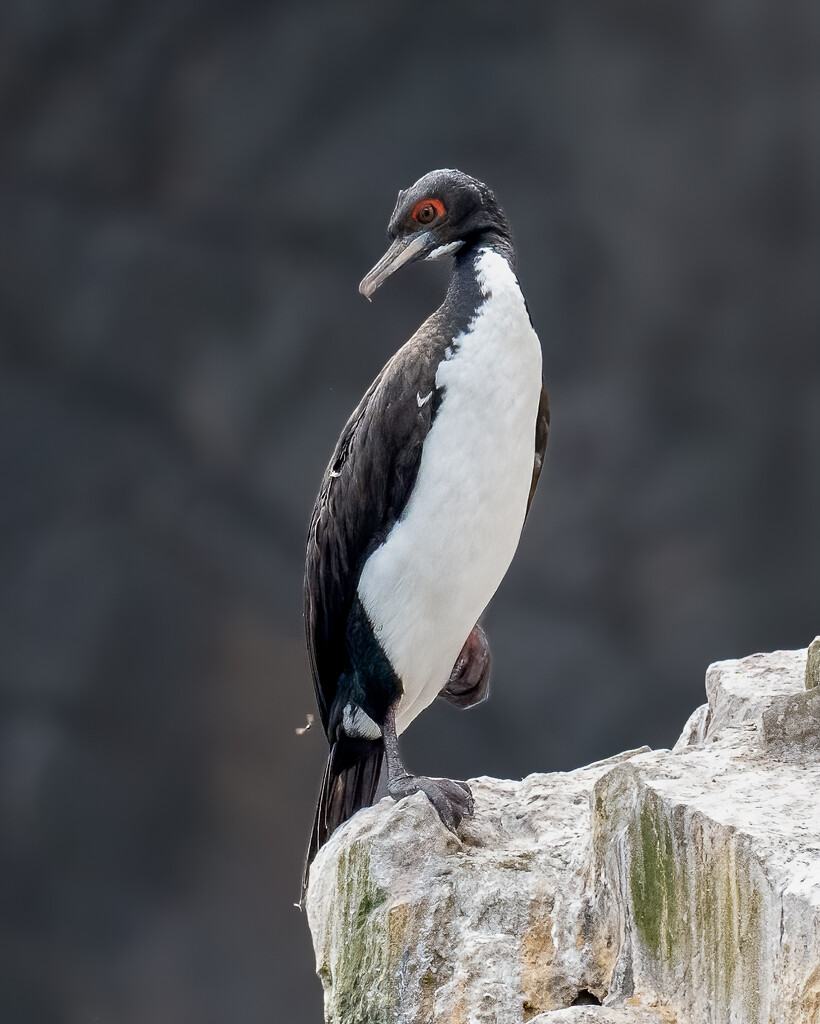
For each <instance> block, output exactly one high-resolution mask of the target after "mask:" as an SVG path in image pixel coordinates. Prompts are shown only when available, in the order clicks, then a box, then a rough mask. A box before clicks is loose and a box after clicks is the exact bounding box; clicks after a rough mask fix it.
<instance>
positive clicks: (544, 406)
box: [527, 385, 550, 515]
mask: <svg viewBox="0 0 820 1024" xmlns="http://www.w3.org/2000/svg"><path fill="white" fill-rule="evenodd" d="M549 433H550V404H549V400H548V399H547V389H546V388H545V387H544V386H543V385H541V399H540V401H539V402H538V417H537V418H536V420H535V460H534V462H533V466H532V484H531V485H530V496H529V498H528V499H527V514H528V515H529V511H530V505H532V499H533V495H534V494H535V488H536V487H537V486H538V478H539V477H540V476H541V469H542V467H543V465H544V452H545V451H546V450H547V438H548V437H549Z"/></svg>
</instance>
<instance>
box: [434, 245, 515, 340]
mask: <svg viewBox="0 0 820 1024" xmlns="http://www.w3.org/2000/svg"><path fill="white" fill-rule="evenodd" d="M487 252H494V253H496V254H497V255H499V256H501V257H502V258H503V259H504V260H505V261H506V263H507V264H508V266H509V268H510V270H511V271H512V272H513V274H514V273H515V249H514V247H513V243H512V239H511V238H510V237H509V235H505V234H502V233H501V232H499V231H495V230H487V231H482V232H481V234H480V235H477V236H476V237H475V238H472V239H470V240H468V241H467V242H466V243H465V244H464V245H463V246H462V248H461V249H459V251H458V252H457V253H456V254H455V257H454V259H453V274H452V277H451V278H450V285H449V287H448V289H447V296H446V298H445V300H444V305H443V306H442V311H447V312H449V313H450V315H451V316H453V317H454V318H456V319H457V320H459V321H460V320H461V319H463V318H464V317H465V316H466V317H468V318H469V317H470V316H472V315H473V314H474V313H475V310H476V309H477V308H478V307H479V306H480V305H482V304H483V302H484V301H485V300H486V291H485V285H486V282H485V281H484V280H483V277H484V275H483V274H482V271H481V268H480V261H481V258H482V256H483V255H484V254H486V253H487ZM513 280H514V278H513Z"/></svg>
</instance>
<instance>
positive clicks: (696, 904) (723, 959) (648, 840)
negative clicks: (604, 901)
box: [629, 791, 763, 1024]
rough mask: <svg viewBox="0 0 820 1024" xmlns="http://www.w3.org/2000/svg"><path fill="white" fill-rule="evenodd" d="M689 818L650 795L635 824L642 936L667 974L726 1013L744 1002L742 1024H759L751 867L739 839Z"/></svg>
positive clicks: (634, 873) (635, 899)
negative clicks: (699, 990)
mask: <svg viewBox="0 0 820 1024" xmlns="http://www.w3.org/2000/svg"><path fill="white" fill-rule="evenodd" d="M684 815H685V812H684V809H683V808H675V807H672V808H669V807H667V806H665V805H664V804H663V803H662V801H661V800H660V799H659V798H658V797H657V796H656V795H655V794H653V793H652V792H651V791H650V792H647V793H644V794H643V800H642V803H641V806H640V810H639V812H638V814H637V816H636V817H635V818H634V819H633V821H632V822H631V823H630V826H629V845H630V854H631V855H630V863H629V884H630V889H631V903H632V913H633V918H634V921H635V927H636V930H637V932H638V935H639V937H640V939H641V942H642V943H643V945H644V946H645V948H646V950H647V952H648V953H649V954H650V956H651V958H652V959H653V960H654V961H655V963H656V965H657V966H656V969H657V970H659V971H660V972H661V973H662V974H663V973H666V972H670V973H672V974H673V975H679V974H683V975H684V976H687V977H688V983H689V984H692V985H695V986H697V987H699V988H700V987H702V988H703V989H705V990H706V991H708V993H709V996H710V998H711V999H712V1000H714V1003H715V1004H716V1005H717V1006H720V1007H722V1008H724V1009H726V1010H727V1011H728V1008H729V1006H730V1005H731V1004H732V1003H735V1004H736V1003H737V1001H738V998H740V999H742V1004H743V1011H744V1016H743V1020H744V1024H757V1022H758V1021H761V1019H762V1018H761V1008H760V999H759V971H760V949H761V943H762V937H761V927H762V922H761V907H762V905H763V901H762V898H761V895H760V893H759V892H758V891H757V889H756V888H755V884H754V881H753V878H752V870H753V869H752V866H751V865H750V863H748V862H747V860H746V858H745V857H743V856H742V855H741V854H739V852H738V845H737V843H736V842H735V841H734V839H733V838H731V837H727V836H726V835H724V836H722V837H720V838H718V837H717V836H715V834H713V833H710V832H709V830H708V828H707V827H706V826H705V825H704V824H703V823H698V822H697V821H695V820H692V818H691V817H690V818H689V819H688V820H686V819H685V817H684ZM727 1019H728V1018H727Z"/></svg>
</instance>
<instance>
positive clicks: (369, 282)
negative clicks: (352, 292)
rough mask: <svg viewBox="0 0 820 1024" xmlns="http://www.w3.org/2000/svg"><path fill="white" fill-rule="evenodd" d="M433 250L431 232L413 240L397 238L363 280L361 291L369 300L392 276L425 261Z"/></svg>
mask: <svg viewBox="0 0 820 1024" xmlns="http://www.w3.org/2000/svg"><path fill="white" fill-rule="evenodd" d="M431 250H433V251H435V241H434V239H433V238H432V237H431V234H430V232H429V231H424V232H423V233H422V234H420V235H413V236H412V237H411V238H397V239H396V240H395V242H393V244H392V245H391V246H390V248H389V249H388V250H387V252H386V253H385V254H384V256H382V258H381V259H380V260H379V262H378V263H377V264H376V265H375V267H373V269H372V270H371V271H370V272H369V273H368V274H366V275H365V277H363V278H362V281H361V284H360V285H359V291H360V292H361V294H362V295H364V297H365V298H366V299H368V300H369V299H370V298H371V296H372V295H373V292H375V290H376V289H377V288H378V287H379V285H381V284H383V283H384V282H385V281H386V280H387V278H388V277H390V275H391V274H395V272H396V271H397V270H398V269H399V268H400V267H404V266H406V265H407V264H408V263H414V262H415V261H416V260H420V259H424V257H425V256H426V255H427V254H428V253H429V252H430V251H431Z"/></svg>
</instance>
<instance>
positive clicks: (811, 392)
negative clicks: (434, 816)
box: [0, 0, 820, 1024]
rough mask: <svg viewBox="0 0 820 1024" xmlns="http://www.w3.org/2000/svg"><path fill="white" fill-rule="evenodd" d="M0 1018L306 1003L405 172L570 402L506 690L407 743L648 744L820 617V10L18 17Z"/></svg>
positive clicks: (647, 5)
mask: <svg viewBox="0 0 820 1024" xmlns="http://www.w3.org/2000/svg"><path fill="white" fill-rule="evenodd" d="M0 17H2V25H1V26H0V459H1V460H2V461H0V474H1V475H0V515H1V516H2V520H1V521H2V531H0V545H1V546H0V558H2V566H1V571H0V679H1V680H2V704H1V705H0V707H1V708H2V711H1V714H0V739H1V741H2V746H1V747H0V773H1V774H0V786H1V788H0V812H2V831H1V832H0V837H1V841H2V855H1V856H0V890H1V892H0V906H2V914H0V944H1V945H0V948H1V949H2V955H1V956H0V972H2V976H3V978H2V983H1V984H0V1001H2V1005H0V1017H2V1020H3V1021H4V1024H41V1022H42V1024H50V1022H67V1024H87V1022H91V1021H97V1020H99V1021H105V1022H109V1021H110V1022H117V1024H148V1022H152V1024H153V1022H161V1024H190V1022H196V1024H221V1022H225V1021H230V1022H231V1024H256V1022H279V1021H318V1020H319V1017H320V990H319V986H318V983H317V982H316V981H315V979H314V977H313V964H312V959H311V950H310V945H309V939H308V933H307V927H306V923H305V921H304V919H303V918H302V917H301V916H300V914H299V913H298V911H296V910H295V909H293V907H292V903H293V901H294V900H295V899H296V897H297V894H298V881H299V871H300V864H301V858H302V853H303V848H304V844H305V840H306V838H307V832H308V828H309V824H310V819H311V815H312V811H313V800H314V796H315V792H316V788H317V785H318V781H319V776H320V772H321V766H322V763H323V758H324V752H325V745H324V739H323V737H322V736H321V734H320V732H319V731H318V730H313V731H312V732H310V733H308V734H307V735H306V736H305V737H302V738H299V737H297V736H296V734H295V732H294V730H295V728H296V727H297V726H299V725H301V724H303V722H304V720H305V715H306V713H307V712H309V711H312V710H313V709H314V704H313V696H312V690H311V684H310V681H309V677H308V671H307V664H306V658H305V655H304V649H303V638H302V616H301V574H302V553H303V542H304V536H305V531H306V526H307V521H308V517H309V514H310V509H311V505H312V501H313V497H314V494H315V490H316V487H317V485H318V482H319V479H320V476H321V473H322V471H323V468H324V465H325V462H326V460H327V458H328V456H329V454H330V452H331V450H332V447H333V444H334V442H335V439H336V437H337V435H338V432H339V430H340V428H341V426H342V424H343V423H344V421H345V419H346V417H347V415H348V413H349V412H350V410H351V409H352V407H353V406H354V404H355V403H356V401H357V399H358V397H359V395H360V394H361V392H362V391H363V390H364V388H365V387H366V385H367V384H368V383H369V382H370V380H371V379H372V377H373V376H374V375H375V374H376V372H377V371H378V370H379V368H380V367H381V365H382V364H383V363H384V361H385V360H386V359H387V358H388V357H389V355H390V354H391V353H392V352H393V351H394V350H395V348H396V347H397V346H398V345H399V344H400V343H401V342H403V341H404V340H405V339H407V338H408V337H409V335H410V334H411V332H412V330H413V329H414V328H415V327H416V326H417V325H418V323H419V322H420V321H421V320H422V319H423V318H424V317H425V316H426V315H428V314H429V313H430V312H431V311H432V310H433V308H434V307H435V306H436V304H437V303H438V301H439V300H440V298H441V296H442V293H443V287H444V278H445V275H444V270H443V268H436V267H434V266H424V265H422V266H419V267H415V268H412V269H411V270H408V271H406V272H403V273H402V274H400V275H398V276H397V277H396V278H394V279H393V280H391V281H390V282H389V283H388V284H387V285H386V286H385V287H384V288H383V289H382V290H381V291H380V292H379V293H378V294H377V296H376V297H375V301H374V303H373V305H372V306H369V305H368V304H367V303H366V302H364V301H363V299H362V298H361V297H360V296H359V295H358V294H357V291H356V286H357V283H358V281H359V279H360V278H361V276H362V275H363V274H364V272H365V271H366V270H367V269H368V268H369V267H370V266H371V264H372V263H373V262H375V260H376V258H377V257H378V256H379V255H381V252H382V249H383V247H384V241H385V234H384V229H385V226H386V222H387V217H388V215H389V213H390V211H391V209H392V205H393V202H394V199H395V195H396V192H397V190H398V189H399V187H404V186H407V185H408V184H410V183H411V182H413V181H414V180H415V179H416V178H417V177H418V176H419V175H421V174H422V173H424V172H425V171H427V170H429V169H431V168H434V167H441V166H444V167H447V166H450V167H460V168H462V169H464V170H466V171H469V172H470V173H472V174H474V175H476V176H478V177H481V178H483V179H484V180H486V181H487V182H488V183H489V184H490V185H491V186H492V187H493V188H494V189H495V190H496V192H497V193H498V195H499V197H500V199H501V201H502V203H503V204H504V205H505V207H506V209H507V212H508V215H509V217H510V220H511V222H512V225H513V228H514V232H515V236H516V240H517V243H518V252H519V271H520V278H521V281H522V284H523V287H524V291H525V293H526V295H527V298H528V301H529V306H530V309H531V312H532V317H533V320H534V322H535V325H536V328H537V330H538V331H539V334H540V336H541V340H542V344H543V349H544V363H545V373H546V378H547V381H548V384H549V388H550V395H551V404H552V410H553V433H552V436H551V440H550V448H549V452H548V458H547V465H546V470H545V473H544V476H543V477H542V483H541V487H540V491H539V494H538V496H537V500H536V502H535V505H534V508H533V512H532V515H531V516H530V520H529V522H528V523H527V527H526V530H525V534H524V537H523V540H522V543H521V547H520V549H519V554H518V557H517V560H516V562H515V563H514V565H513V568H512V570H511V571H510V573H509V576H508V577H507V579H506V581H505V582H504V584H503V586H502V588H501V590H500V592H499V594H498V597H497V599H496V600H495V602H494V604H493V606H492V607H491V610H490V611H489V613H488V614H487V617H486V622H487V625H488V631H489V633H490V637H491V641H492V645H493V650H494V655H495V666H494V676H493V693H492V698H491V700H490V702H489V703H488V704H486V705H485V706H483V707H481V708H480V709H478V710H475V711H473V712H470V713H467V714H464V713H458V712H456V711H454V710H452V709H449V708H447V707H442V708H433V709H431V710H430V711H429V712H428V713H426V714H425V715H424V716H422V718H421V719H420V720H419V721H418V722H417V723H416V724H415V725H414V727H413V728H412V729H411V731H410V732H409V733H408V735H407V742H406V752H407V755H408V761H409V763H410V765H411V767H413V768H415V769H416V770H421V771H425V772H428V773H431V774H451V775H454V776H457V777H462V778H463V777H467V776H470V775H475V774H484V773H486V774H495V775H501V776H521V775H524V774H527V773H529V772H532V771H549V770H553V769H566V768H571V767H573V766H576V765H580V764H583V763H585V762H588V761H590V760H592V759H595V758H599V757H603V756H605V755H607V754H610V753H613V752H615V751H618V750H621V749H622V748H625V747H629V746H636V745H639V744H641V743H644V742H646V743H650V744H653V745H656V746H663V745H669V744H670V743H672V742H673V741H674V739H675V738H676V735H677V733H678V731H679V729H680V727H681V725H682V724H683V721H684V719H685V717H686V715H687V714H688V713H689V712H690V711H691V710H692V709H693V708H694V707H695V705H696V704H698V703H700V702H701V700H702V696H703V675H704V670H705V668H706V665H707V663H708V662H709V661H711V660H714V659H719V658H726V657H732V656H739V655H744V654H747V653H750V652H752V651H754V650H760V649H771V648H778V647H796V646H804V645H805V644H806V643H807V642H808V641H809V640H810V639H811V637H813V636H814V635H815V634H816V633H818V632H820V522H818V520H820V514H819V513H820V458H818V441H820V346H819V345H818V341H819V339H818V326H820V317H819V316H818V307H819V306H820V288H819V287H818V281H819V280H820V249H819V248H818V246H819V239H820V234H819V233H818V209H819V204H818V182H819V181H820V161H819V159H818V158H819V156H820V143H819V138H820V127H819V126H820V77H819V75H818V67H820V62H819V61H818V56H819V55H820V7H818V6H817V5H816V4H810V3H806V2H805V0H778V2H774V0H770V2H763V0H745V2H744V3H738V2H735V0H708V2H705V0H703V2H700V0H698V2H687V3H669V4H658V3H657V2H655V0H645V2H639V0H636V2H617V0H616V2H613V0H607V2H601V3H589V2H585V0H560V2H541V3H537V4H531V5H530V4H527V5H524V4H516V3H505V4H500V3H492V4H490V3H482V2H470V3H451V4H441V3H435V4H433V3H425V2H417V3H413V4H387V3H381V4H377V3H375V2H374V3H368V4H358V5H355V4H343V3H338V2H326V3H318V4H317V3H299V4H273V3H270V2H267V3H261V2H253V0H231V2H227V0H200V2H195V0H138V2H128V0H41V2H37V3H32V2H30V0H6V2H5V3H4V4H3V7H2V14H1V15H0Z"/></svg>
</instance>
